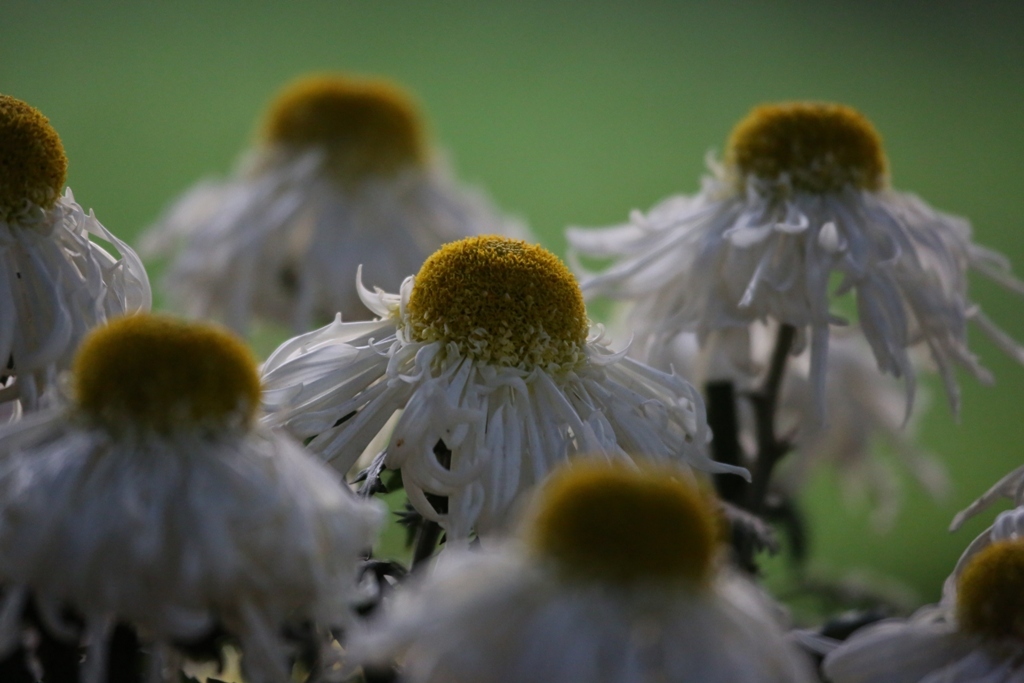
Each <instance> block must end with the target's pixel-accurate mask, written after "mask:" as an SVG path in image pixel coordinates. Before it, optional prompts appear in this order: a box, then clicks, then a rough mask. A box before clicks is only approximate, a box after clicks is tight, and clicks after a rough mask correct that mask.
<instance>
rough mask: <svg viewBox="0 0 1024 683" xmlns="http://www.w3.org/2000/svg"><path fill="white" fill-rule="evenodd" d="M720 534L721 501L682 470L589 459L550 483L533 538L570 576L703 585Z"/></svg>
mask: <svg viewBox="0 0 1024 683" xmlns="http://www.w3.org/2000/svg"><path fill="white" fill-rule="evenodd" d="M720 537H721V529H720V520H719V519H718V512H717V509H716V508H715V506H713V505H712V504H711V501H710V500H709V498H708V496H707V495H706V494H704V493H702V492H701V491H699V490H698V489H697V488H696V487H694V485H693V484H692V483H688V482H686V481H683V480H681V479H679V478H678V476H677V473H674V472H672V471H671V470H668V469H666V470H663V471H662V470H658V469H656V468H655V469H650V470H643V474H642V475H638V474H637V472H636V470H634V469H630V468H626V467H624V466H617V467H608V466H607V465H600V464H589V465H588V464H583V465H578V466H576V467H569V468H566V469H564V470H563V471H562V472H560V473H558V474H556V475H554V476H553V477H552V478H551V479H550V480H549V481H548V482H547V484H546V485H545V488H544V495H543V496H542V497H541V500H540V502H539V504H538V510H537V511H536V514H535V517H534V518H533V520H532V523H531V525H530V536H529V540H530V543H531V545H532V546H533V548H534V549H535V550H536V552H537V553H539V554H540V555H541V556H542V557H545V558H548V559H550V560H552V561H553V562H554V563H555V564H556V565H557V566H558V568H559V569H560V570H561V572H562V573H564V574H566V575H567V576H568V577H570V578H575V579H584V580H594V581H604V582H612V583H622V584H633V583H637V582H650V581H655V582H663V583H666V584H673V583H676V582H682V583H684V584H685V585H689V586H701V585H703V584H705V583H707V582H708V581H709V580H710V577H711V575H712V573H713V569H714V559H715V555H716V552H717V549H718V544H719V540H720Z"/></svg>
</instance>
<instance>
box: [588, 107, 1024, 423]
mask: <svg viewBox="0 0 1024 683" xmlns="http://www.w3.org/2000/svg"><path fill="white" fill-rule="evenodd" d="M710 166H711V171H712V175H711V176H710V177H708V178H706V179H705V180H704V182H703V187H702V189H701V191H700V192H699V193H698V194H697V195H695V196H693V197H682V196H681V197H672V198H670V199H667V200H665V201H664V202H662V203H661V204H659V205H657V206H655V207H654V208H653V209H652V210H651V211H650V212H648V213H647V214H642V213H640V212H635V213H634V214H633V216H632V218H631V221H630V223H628V224H626V225H624V226H621V227H617V228H612V229H608V230H583V229H570V230H569V231H568V240H569V245H570V254H571V256H573V257H574V258H575V257H578V256H579V255H586V256H591V257H599V258H611V259H613V260H614V263H613V264H612V265H611V266H610V267H609V268H608V269H607V270H606V271H605V272H604V273H602V274H600V275H595V276H590V277H588V278H587V279H586V280H584V282H583V287H584V290H585V291H586V292H587V293H588V295H589V294H605V295H608V296H612V297H615V298H619V299H628V300H630V301H632V302H633V309H632V320H633V322H634V325H635V326H636V328H637V331H636V333H637V343H638V344H639V348H640V350H641V351H642V352H644V353H657V349H658V348H659V347H661V346H663V345H665V344H666V343H668V342H669V341H670V340H671V339H672V338H673V337H674V336H675V335H676V334H677V333H678V332H679V331H680V330H689V331H693V332H697V333H698V335H699V336H700V339H701V342H702V343H705V342H707V340H708V339H709V338H710V337H711V336H712V333H714V332H716V331H722V330H724V331H726V332H728V331H730V330H732V331H736V330H740V331H742V330H744V329H746V328H747V327H748V326H749V325H750V323H752V322H754V321H765V320H768V319H771V320H775V321H778V322H781V323H784V324H788V325H792V326H793V327H795V328H796V329H797V330H798V331H799V332H800V333H801V337H803V336H804V335H806V334H808V333H809V338H810V348H811V379H812V382H813V385H814V388H815V395H816V396H818V397H823V396H824V393H825V374H826V369H825V367H826V357H827V353H828V342H829V328H830V326H832V325H835V324H840V323H842V322H843V321H842V320H841V319H840V318H839V317H837V316H836V315H834V314H833V313H832V312H831V311H830V303H831V299H832V297H833V296H838V295H840V294H842V293H845V292H849V291H851V290H852V291H853V292H855V293H856V305H857V317H858V322H859V324H860V329H861V330H862V332H863V334H864V336H865V337H866V338H867V340H868V342H869V343H870V345H871V348H872V350H873V352H874V355H875V360H876V361H877V363H878V367H879V369H881V370H882V371H883V372H887V373H891V374H893V375H895V376H897V377H904V378H905V380H906V383H907V410H908V411H909V409H910V406H911V403H912V401H913V390H914V370H913V367H912V366H911V361H910V358H909V356H908V348H909V347H911V346H913V345H915V344H919V343H920V344H924V345H926V346H927V347H928V349H929V351H930V352H931V355H932V357H933V358H934V360H935V362H936V364H937V365H938V368H939V371H940V373H941V375H942V378H943V381H944V382H945V385H946V391H947V393H948V395H949V399H950V402H951V404H952V406H953V409H954V410H957V409H958V408H959V392H958V388H957V384H956V379H955V376H954V368H955V366H957V365H961V366H963V367H965V368H967V369H968V370H970V371H971V372H972V373H974V375H975V376H977V377H979V378H981V379H987V378H988V374H987V372H986V371H985V370H984V369H983V368H981V367H980V366H979V365H978V363H977V361H976V359H975V357H974V356H973V355H972V354H971V352H970V351H969V350H968V348H967V337H966V334H967V322H968V320H974V321H975V322H976V323H978V325H979V327H981V329H982V330H983V331H984V332H985V333H987V334H988V335H989V336H990V337H991V338H992V339H993V341H994V342H995V343H996V344H997V345H998V346H999V347H1001V348H1002V349H1003V350H1004V351H1006V352H1007V353H1009V354H1010V355H1012V356H1013V357H1014V358H1015V359H1017V360H1018V361H1020V362H1024V349H1022V348H1021V347H1020V346H1019V345H1018V344H1017V343H1016V342H1014V341H1013V340H1012V339H1011V338H1010V337H1009V336H1008V335H1007V334H1006V333H1005V332H1003V331H1002V330H1000V329H999V328H998V327H996V326H995V325H994V324H993V323H992V321H991V320H989V319H988V318H987V317H986V316H985V315H984V313H982V311H981V309H980V308H979V307H978V306H977V305H976V304H975V303H973V302H971V301H970V300H969V299H968V298H967V281H966V273H967V270H968V269H969V268H974V269H976V270H978V271H979V272H981V273H982V274H983V275H985V276H987V277H989V278H991V279H993V280H994V281H995V282H997V283H999V284H1000V285H1002V286H1004V287H1006V288H1007V289H1009V290H1010V291H1013V292H1016V293H1018V294H1024V283H1022V282H1020V281H1019V280H1017V279H1015V278H1014V277H1013V276H1012V275H1011V274H1010V269H1009V264H1008V262H1007V260H1006V259H1005V258H1004V257H1003V256H1001V255H999V254H997V253H995V252H992V251H989V250H987V249H984V248H982V247H980V246H978V245H976V244H974V243H972V242H971V234H970V233H971V231H970V226H969V224H968V223H967V221H965V220H963V219H961V218H958V217H955V216H951V215H948V214H944V213H941V212H938V211H936V210H934V209H932V208H931V207H929V206H928V205H927V204H925V203H924V202H922V201H921V200H920V199H918V198H917V197H916V196H914V195H910V194H905V193H900V192H896V191H894V190H892V189H891V188H890V187H889V182H888V177H887V170H886V160H885V155H884V151H883V149H882V144H881V140H880V138H879V136H878V134H877V133H876V131H875V129H874V128H873V127H872V126H871V124H870V123H869V122H868V121H867V120H866V119H865V118H864V117H863V116H861V115H860V114H859V113H857V112H855V111H854V110H852V109H850V108H848V107H844V106H840V105H830V104H806V103H798V104H783V105H770V106H762V107H758V108H756V109H754V111H753V112H752V113H751V114H750V116H748V117H747V118H746V119H745V120H744V121H742V122H741V123H740V124H739V125H738V126H737V127H736V129H735V130H734V131H733V134H732V138H731V140H730V143H729V149H728V152H727V154H726V159H725V164H724V165H721V166H719V165H717V164H714V163H712V164H710ZM833 278H841V282H840V283H839V285H838V287H837V288H836V291H835V293H834V294H830V293H829V290H830V283H832V282H833ZM802 343H803V341H802V340H801V342H800V343H799V344H798V346H800V345H802ZM641 357H642V358H643V357H645V356H641Z"/></svg>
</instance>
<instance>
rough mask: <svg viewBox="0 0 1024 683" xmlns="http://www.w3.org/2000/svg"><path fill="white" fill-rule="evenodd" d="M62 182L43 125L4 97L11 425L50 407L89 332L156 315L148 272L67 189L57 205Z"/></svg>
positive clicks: (0, 180)
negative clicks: (110, 249) (124, 318)
mask: <svg viewBox="0 0 1024 683" xmlns="http://www.w3.org/2000/svg"><path fill="white" fill-rule="evenodd" d="M66 174H67V157H66V156H65V154H64V147H63V145H62V144H61V141H60V136H58V135H57V132H56V131H55V130H54V129H53V127H52V126H51V125H50V123H49V121H48V120H47V119H46V117H45V116H43V115H42V114H41V113H40V112H39V111H38V110H37V109H35V108H33V107H32V106H30V105H28V104H26V103H25V102H22V101H20V100H17V99H15V98H13V97H10V96H8V95H0V368H3V369H2V370H0V403H9V402H16V403H17V404H18V405H17V407H16V408H10V407H8V408H5V409H4V411H5V412H7V413H9V414H11V415H17V414H20V413H21V411H22V409H28V410H33V409H35V408H37V407H38V406H39V405H40V403H41V402H43V401H45V400H48V399H45V398H44V396H45V395H46V394H47V392H52V390H53V389H54V387H55V384H56V378H57V375H58V373H59V372H61V371H63V370H66V369H68V367H69V366H70V364H71V359H72V357H73V354H74V352H75V349H76V348H77V346H78V344H79V342H80V341H81V340H82V337H83V336H84V335H85V334H86V333H87V332H88V331H89V330H90V329H91V328H93V327H94V326H96V325H99V324H101V323H103V322H105V321H106V320H107V319H108V318H111V317H113V316H117V315H121V314H124V313H131V312H135V311H139V310H146V309H148V308H149V305H150V300H151V296H150V290H149V281H148V279H147V277H146V271H145V269H144V268H143V267H142V262H141V261H140V260H139V258H138V257H137V256H136V255H135V252H133V251H132V250H131V249H130V248H129V247H128V246H127V245H126V244H125V243H124V242H122V241H121V240H119V239H117V238H116V237H114V236H113V235H112V234H111V233H110V232H109V231H108V230H107V229H106V228H104V227H103V226H102V225H100V223H99V221H97V220H96V217H95V216H93V214H92V213H91V212H90V213H89V214H88V215H86V214H85V213H84V212H83V211H82V207H81V206H79V205H78V204H77V203H76V202H75V200H74V196H73V195H72V194H71V190H70V189H68V190H67V192H66V193H65V194H64V195H63V196H61V190H62V189H63V187H64V179H65V176H66ZM90 235H92V236H95V237H99V238H102V239H103V240H106V241H107V242H109V243H111V244H112V245H114V246H115V247H116V248H117V251H118V252H119V253H120V254H121V257H120V258H118V259H115V258H114V257H113V256H111V255H110V254H109V253H107V252H106V251H105V250H104V249H102V248H101V247H100V246H99V245H98V244H96V243H95V242H93V241H91V240H90Z"/></svg>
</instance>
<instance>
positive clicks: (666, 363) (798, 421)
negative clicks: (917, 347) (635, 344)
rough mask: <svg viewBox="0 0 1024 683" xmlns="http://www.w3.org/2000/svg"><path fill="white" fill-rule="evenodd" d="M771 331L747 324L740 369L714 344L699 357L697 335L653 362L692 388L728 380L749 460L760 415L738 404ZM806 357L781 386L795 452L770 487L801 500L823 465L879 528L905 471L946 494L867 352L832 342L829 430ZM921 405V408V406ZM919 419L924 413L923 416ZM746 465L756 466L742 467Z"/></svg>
mask: <svg viewBox="0 0 1024 683" xmlns="http://www.w3.org/2000/svg"><path fill="white" fill-rule="evenodd" d="M774 332H775V329H774V326H770V325H768V326H766V325H760V324H754V325H751V328H750V331H749V334H748V335H745V337H747V339H745V341H746V342H748V343H747V344H745V345H744V348H743V353H742V354H741V355H742V357H743V359H745V360H746V361H747V362H746V363H739V364H738V365H737V357H736V354H735V353H734V352H732V351H733V350H731V349H726V348H723V347H722V346H721V345H718V346H716V347H714V348H711V347H707V348H704V349H701V348H700V347H699V345H698V343H697V339H696V335H695V334H694V333H681V334H679V335H677V337H676V338H675V339H674V340H673V342H672V343H671V344H669V345H667V346H665V347H663V348H662V349H661V350H660V352H659V353H658V354H657V355H656V356H655V357H654V358H653V359H652V361H653V362H652V365H654V367H656V368H658V369H662V370H665V369H668V368H674V369H675V370H677V371H679V372H681V373H682V374H683V375H684V376H686V377H690V378H692V379H693V380H694V381H695V382H699V383H705V382H722V381H728V382H731V383H732V384H733V385H734V387H735V390H736V394H737V395H738V396H739V397H740V398H739V400H738V406H737V408H738V418H739V430H740V434H739V436H740V443H741V445H742V446H744V447H745V448H744V450H745V451H746V452H747V453H748V454H753V453H755V452H756V449H757V440H756V434H757V432H756V417H755V415H754V412H753V410H752V409H751V406H750V403H749V402H748V401H746V400H743V399H742V396H743V395H744V394H746V393H749V392H752V391H756V389H757V387H758V384H759V382H760V381H761V375H762V374H763V370H764V367H765V366H767V364H768V361H769V358H770V356H771V353H772V345H771V339H772V338H773V337H774V334H773V333H774ZM809 355H810V354H809V353H807V352H806V350H805V351H804V352H803V353H801V354H799V355H798V356H796V357H794V358H792V359H791V361H790V363H789V365H788V372H787V373H786V377H785V380H784V381H783V383H782V389H781V393H780V395H779V401H778V406H777V409H776V416H775V425H776V428H777V429H778V431H779V433H781V434H785V435H792V436H791V438H792V445H793V451H792V452H791V453H790V454H789V455H788V456H786V459H785V461H783V463H782V464H781V465H780V466H779V470H778V472H777V473H776V475H775V476H774V478H773V482H772V485H773V487H774V488H776V489H777V490H781V491H783V492H785V493H787V494H789V495H796V494H798V493H799V491H800V490H801V489H802V488H803V487H804V485H805V484H806V482H807V480H808V479H809V477H810V475H811V474H812V473H813V472H814V471H815V470H817V469H818V468H819V467H825V468H829V469H831V470H833V471H834V472H835V473H836V475H837V477H838V479H839V482H840V485H841V487H842V490H843V492H844V494H845V495H846V497H847V499H848V500H850V501H856V500H859V499H863V498H865V497H866V498H868V499H870V501H871V502H872V506H871V508H872V519H873V521H874V522H875V524H876V525H877V526H878V527H879V528H885V527H887V526H888V525H889V524H891V522H892V521H893V520H894V518H895V515H896V513H897V512H898V510H899V506H900V498H901V491H900V476H899V474H898V473H897V471H896V470H895V468H894V465H899V466H901V467H902V468H903V469H905V471H906V472H908V473H909V474H910V475H911V476H912V477H913V478H914V479H915V480H916V481H917V482H918V483H919V484H920V485H921V486H922V487H923V488H924V489H925V490H926V491H927V492H928V493H929V494H930V495H931V496H932V497H933V498H935V499H938V500H942V499H944V498H945V497H946V496H947V495H948V493H949V488H950V486H949V480H948V477H947V476H946V472H945V468H944V467H943V466H942V464H941V463H939V462H938V461H937V460H936V459H935V458H934V457H933V456H932V455H931V454H929V453H927V452H926V451H924V450H923V449H922V448H921V447H920V446H919V445H917V444H916V443H915V442H914V433H915V431H916V430H915V424H914V423H915V419H914V418H915V417H916V414H915V416H912V417H911V419H910V420H909V421H905V420H904V411H903V407H904V395H903V392H902V391H901V389H900V386H899V383H898V382H897V381H896V380H894V379H892V378H889V377H879V376H878V375H877V373H875V372H874V369H875V364H874V360H873V358H872V356H871V352H870V349H868V348H867V346H866V344H865V343H864V341H863V340H862V339H860V338H859V337H857V336H853V335H849V334H842V335H833V338H832V339H831V342H830V344H829V355H828V365H827V370H826V382H825V412H826V414H827V415H828V422H827V423H826V424H821V423H819V422H818V421H817V419H816V416H817V415H818V412H817V411H818V407H817V406H816V405H815V401H816V400H817V397H816V396H814V394H813V388H812V385H811V380H810V376H809V374H810V358H809ZM920 402H921V401H920V398H919V399H918V403H920ZM917 414H920V410H919V411H918V413H917ZM744 464H746V465H747V466H748V467H750V466H751V464H752V463H744Z"/></svg>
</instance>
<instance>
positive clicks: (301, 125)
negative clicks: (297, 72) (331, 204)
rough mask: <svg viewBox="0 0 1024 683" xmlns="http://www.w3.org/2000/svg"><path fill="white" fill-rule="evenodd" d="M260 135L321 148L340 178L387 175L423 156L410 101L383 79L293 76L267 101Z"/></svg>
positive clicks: (419, 130) (292, 144)
mask: <svg viewBox="0 0 1024 683" xmlns="http://www.w3.org/2000/svg"><path fill="white" fill-rule="evenodd" d="M263 135H264V138H265V139H266V140H268V141H270V142H271V143H278V144H281V145H284V146H286V147H291V148H296V149H299V150H306V149H310V148H319V149H322V150H324V151H325V152H326V154H327V164H328V168H329V169H330V170H331V171H332V172H333V173H334V174H335V175H336V177H338V179H339V180H341V181H342V182H351V181H356V180H361V179H364V178H366V177H369V176H389V175H393V174H394V173H396V172H397V171H400V170H402V169H405V168H408V167H410V166H422V165H423V164H424V162H425V161H426V159H427V143H426V139H425V138H426V136H425V133H424V130H423V124H422V122H421V116H420V113H419V111H418V109H417V107H416V105H415V103H413V101H412V99H411V98H410V97H409V95H407V94H406V93H405V92H404V91H403V90H401V89H399V88H398V87H396V86H394V85H392V84H391V83H388V82H386V81H378V80H362V79H356V78H349V77H345V76H310V77H307V78H302V79H299V80H298V81H295V82H294V83H292V84H290V85H289V86H287V87H286V88H285V89H284V90H283V91H282V92H281V93H280V94H279V95H278V96H277V99H276V100H275V101H274V102H273V104H272V105H271V107H270V111H269V113H268V115H267V119H266V122H265V124H264V129H263Z"/></svg>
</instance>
